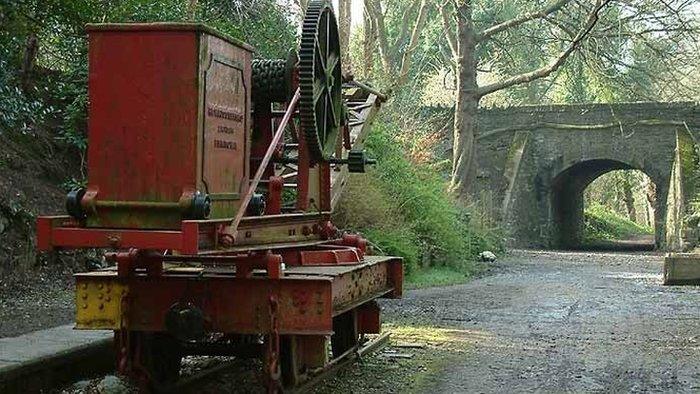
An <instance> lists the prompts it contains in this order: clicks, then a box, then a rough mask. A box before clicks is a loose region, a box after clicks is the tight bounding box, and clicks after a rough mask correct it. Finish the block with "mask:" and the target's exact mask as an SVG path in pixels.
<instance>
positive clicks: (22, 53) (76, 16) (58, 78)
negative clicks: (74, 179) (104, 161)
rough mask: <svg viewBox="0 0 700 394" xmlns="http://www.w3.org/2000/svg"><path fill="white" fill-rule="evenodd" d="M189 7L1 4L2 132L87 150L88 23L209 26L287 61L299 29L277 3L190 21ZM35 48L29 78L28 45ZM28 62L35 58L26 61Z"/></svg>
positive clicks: (79, 1) (214, 4)
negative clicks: (46, 137)
mask: <svg viewBox="0 0 700 394" xmlns="http://www.w3.org/2000/svg"><path fill="white" fill-rule="evenodd" d="M189 3H190V2H188V1H184V0H158V1H150V0H124V1H118V2H105V1H99V0H47V1H38V0H18V1H8V0H0V25H2V29H1V30H0V108H2V111H0V131H2V132H4V131H8V130H11V131H21V132H23V133H32V132H34V131H35V130H37V129H40V128H45V129H49V130H51V133H52V136H53V137H54V138H55V139H56V140H57V141H58V142H61V143H64V144H66V145H67V146H70V147H75V148H77V149H78V150H79V151H81V152H84V150H85V148H86V147H87V138H86V134H87V133H86V131H87V125H86V123H87V121H86V116H87V105H88V97H87V79H88V75H87V74H88V73H87V35H86V34H85V31H84V27H85V25H86V24H87V23H101V22H158V21H169V22H181V21H193V22H204V23H207V24H209V25H211V26H213V27H215V28H217V29H219V30H220V31H222V32H223V33H225V34H228V35H230V36H232V37H234V38H237V39H240V40H243V41H246V42H248V43H250V44H252V45H253V46H254V47H256V48H257V50H258V52H257V53H256V55H257V56H263V57H284V56H285V55H286V54H287V52H288V51H289V50H290V49H292V48H293V47H295V45H296V29H295V27H294V26H293V25H292V23H291V21H290V19H289V17H288V15H287V14H286V10H285V7H284V4H282V3H280V2H279V1H276V0H258V1H255V2H249V1H242V0H241V1H236V0H233V1H224V0H200V1H198V2H197V7H196V9H194V10H192V11H194V13H193V15H188V12H189V11H190V10H188V5H189ZM32 39H36V42H37V44H38V46H37V48H38V49H37V52H36V56H35V57H34V61H33V62H31V63H32V64H33V67H32V71H31V72H30V73H23V72H22V70H23V65H24V64H26V60H25V59H26V58H27V54H28V53H31V52H30V51H27V48H28V45H27V43H28V42H30V41H31V40H32ZM29 58H31V56H30V57H29Z"/></svg>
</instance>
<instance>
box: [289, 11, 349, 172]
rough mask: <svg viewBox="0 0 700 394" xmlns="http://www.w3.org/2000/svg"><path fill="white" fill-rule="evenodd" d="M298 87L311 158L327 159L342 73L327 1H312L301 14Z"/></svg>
mask: <svg viewBox="0 0 700 394" xmlns="http://www.w3.org/2000/svg"><path fill="white" fill-rule="evenodd" d="M299 90H300V93H301V97H300V99H299V116H300V120H301V127H302V129H303V132H304V137H305V139H306V143H307V146H308V149H309V154H310V156H311V159H312V160H313V161H315V162H319V161H324V160H328V159H329V158H330V157H331V156H332V155H333V153H334V152H335V147H336V140H337V138H338V134H339V131H340V127H341V111H342V75H341V69H340V41H339V36H338V25H337V23H336V20H335V15H333V10H332V8H331V5H330V2H328V1H327V0H312V1H311V2H310V3H309V6H308V8H307V11H306V16H305V17H304V24H303V30H302V35H301V48H300V50H299Z"/></svg>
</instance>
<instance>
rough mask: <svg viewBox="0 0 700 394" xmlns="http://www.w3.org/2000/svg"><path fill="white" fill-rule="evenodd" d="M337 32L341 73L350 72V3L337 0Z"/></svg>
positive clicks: (348, 0)
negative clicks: (338, 34) (338, 35)
mask: <svg viewBox="0 0 700 394" xmlns="http://www.w3.org/2000/svg"><path fill="white" fill-rule="evenodd" d="M338 8H339V9H338V30H339V33H340V55H341V60H340V62H341V64H342V67H343V73H348V72H352V63H351V62H350V27H351V26H352V3H351V1H350V0H338Z"/></svg>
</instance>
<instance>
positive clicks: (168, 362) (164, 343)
mask: <svg viewBox="0 0 700 394" xmlns="http://www.w3.org/2000/svg"><path fill="white" fill-rule="evenodd" d="M130 336H131V343H130V345H131V346H130V349H129V350H128V354H126V355H125V356H126V357H128V358H129V361H128V364H130V365H131V366H132V369H131V370H130V371H129V372H127V374H128V375H129V377H130V378H132V379H134V380H136V381H137V382H138V383H139V385H140V386H141V388H142V389H144V390H148V391H158V390H162V389H163V388H164V387H172V385H174V384H175V383H176V382H177V380H178V379H179V377H180V364H181V362H182V347H181V346H180V342H178V341H177V340H176V339H175V338H173V337H172V336H170V335H168V334H165V333H154V332H139V331H132V332H130Z"/></svg>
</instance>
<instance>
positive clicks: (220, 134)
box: [78, 23, 253, 229]
mask: <svg viewBox="0 0 700 394" xmlns="http://www.w3.org/2000/svg"><path fill="white" fill-rule="evenodd" d="M87 30H88V32H89V39H90V42H89V45H90V52H89V53H90V57H89V98H90V106H89V116H88V118H89V122H88V130H89V132H88V141H89V147H88V171H89V172H88V187H87V191H86V192H85V195H84V196H82V198H81V201H78V203H79V204H80V206H81V208H82V209H84V210H86V211H89V214H86V215H85V216H86V225H87V226H88V227H111V228H139V229H177V228H180V225H181V223H180V222H181V221H182V220H183V219H203V218H205V217H209V218H212V219H216V218H224V217H232V216H234V215H235V213H236V210H237V208H238V207H239V205H240V200H241V197H242V196H243V195H244V194H245V193H246V191H247V186H248V179H249V172H250V168H249V163H248V160H247V159H246V158H247V157H248V152H249V151H250V130H251V127H250V106H251V101H250V88H251V53H252V50H253V49H252V48H251V47H250V46H248V45H246V44H243V43H240V42H238V41H236V40H233V39H231V38H227V37H225V36H224V35H222V34H219V33H217V32H215V31H214V30H211V29H209V28H207V27H205V26H203V25H200V24H172V23H153V24H137V25H126V24H116V25H114V24H103V25H91V26H88V29H87ZM207 211H210V212H207Z"/></svg>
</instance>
